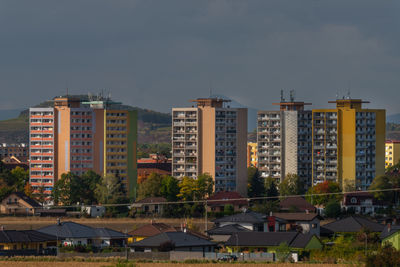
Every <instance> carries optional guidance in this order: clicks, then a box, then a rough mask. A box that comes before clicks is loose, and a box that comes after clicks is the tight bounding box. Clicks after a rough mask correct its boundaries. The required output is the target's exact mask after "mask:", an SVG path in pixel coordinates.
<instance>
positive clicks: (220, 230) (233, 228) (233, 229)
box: [207, 224, 251, 235]
mask: <svg viewBox="0 0 400 267" xmlns="http://www.w3.org/2000/svg"><path fill="white" fill-rule="evenodd" d="M237 232H251V230H249V229H247V228H246V227H243V226H241V225H239V224H228V225H225V226H222V227H215V228H212V229H210V230H208V231H207V233H208V234H209V235H231V234H233V233H237Z"/></svg>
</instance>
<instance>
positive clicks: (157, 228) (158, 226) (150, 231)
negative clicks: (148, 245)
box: [128, 221, 176, 244]
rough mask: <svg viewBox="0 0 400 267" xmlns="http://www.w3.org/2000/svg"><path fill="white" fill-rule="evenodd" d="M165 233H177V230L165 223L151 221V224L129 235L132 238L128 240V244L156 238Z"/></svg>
mask: <svg viewBox="0 0 400 267" xmlns="http://www.w3.org/2000/svg"><path fill="white" fill-rule="evenodd" d="M164 232H176V229H175V228H174V227H172V226H169V225H168V224H165V223H155V222H153V221H151V223H149V224H145V225H143V226H141V227H139V228H137V229H135V230H133V231H131V232H129V233H128V234H129V235H130V237H129V238H128V244H130V243H133V242H137V241H140V240H143V239H145V238H148V237H151V236H155V235H158V234H161V233H164Z"/></svg>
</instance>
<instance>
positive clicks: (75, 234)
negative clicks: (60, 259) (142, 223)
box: [38, 221, 129, 247]
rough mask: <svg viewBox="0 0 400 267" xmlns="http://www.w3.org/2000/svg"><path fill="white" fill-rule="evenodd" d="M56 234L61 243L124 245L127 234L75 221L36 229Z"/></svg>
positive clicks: (97, 245)
mask: <svg viewBox="0 0 400 267" xmlns="http://www.w3.org/2000/svg"><path fill="white" fill-rule="evenodd" d="M38 231H39V232H41V233H45V234H49V235H53V236H56V237H57V238H58V239H60V240H61V241H62V245H64V246H71V245H93V246H95V247H107V246H124V245H125V244H126V241H127V239H128V237H129V235H127V234H124V233H121V232H118V231H114V230H111V229H108V228H93V227H90V226H86V225H83V224H79V223H75V222H60V221H58V222H57V224H55V225H50V226H46V227H43V228H40V229H39V230H38Z"/></svg>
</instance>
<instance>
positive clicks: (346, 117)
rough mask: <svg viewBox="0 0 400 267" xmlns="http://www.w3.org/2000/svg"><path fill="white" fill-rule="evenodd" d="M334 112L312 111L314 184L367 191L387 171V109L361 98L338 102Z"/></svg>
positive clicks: (329, 110) (332, 110)
mask: <svg viewBox="0 0 400 267" xmlns="http://www.w3.org/2000/svg"><path fill="white" fill-rule="evenodd" d="M329 103H335V104H336V108H335V109H315V110H313V111H312V116H313V117H312V118H313V123H312V128H313V130H312V141H313V147H312V149H313V154H312V159H313V161H312V162H313V174H312V181H313V185H316V184H318V183H320V182H323V181H325V180H329V181H336V182H339V183H340V184H341V185H342V187H343V188H344V189H345V190H346V188H347V187H348V186H350V187H349V188H355V189H362V190H364V189H367V188H368V186H369V185H370V184H371V182H372V180H373V179H374V178H375V176H378V175H382V174H384V171H385V162H384V160H385V123H386V122H385V121H386V119H385V110H383V109H363V108H362V104H363V103H368V102H364V101H362V100H360V99H349V98H347V99H338V100H336V101H330V102H329Z"/></svg>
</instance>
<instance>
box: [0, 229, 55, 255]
mask: <svg viewBox="0 0 400 267" xmlns="http://www.w3.org/2000/svg"><path fill="white" fill-rule="evenodd" d="M58 243H59V242H58V240H57V237H56V236H53V235H48V234H45V233H41V232H38V231H35V230H19V231H16V230H0V250H24V251H28V250H30V251H34V252H36V253H41V252H42V250H43V249H46V248H48V247H56V246H57V244H58Z"/></svg>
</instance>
